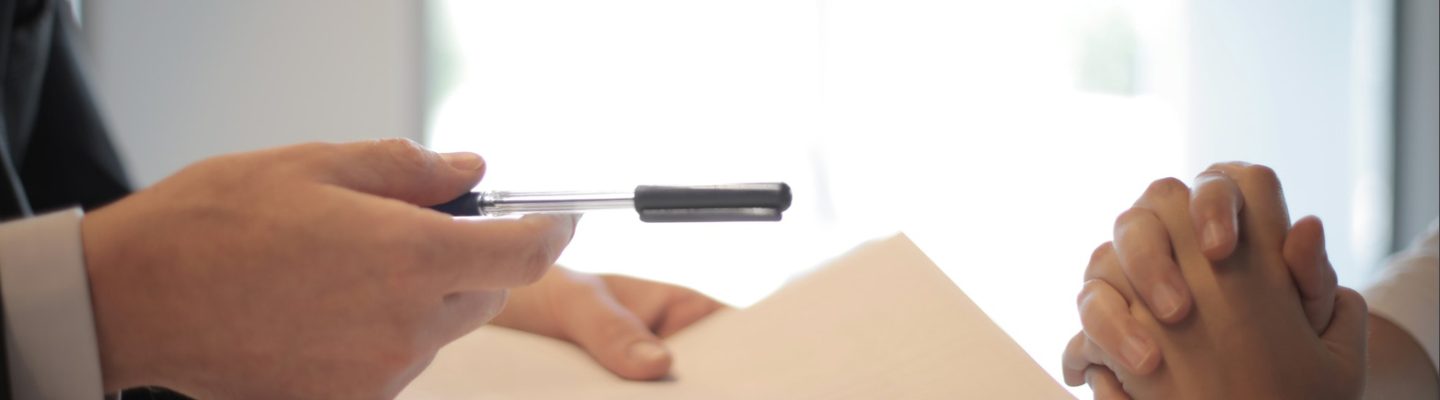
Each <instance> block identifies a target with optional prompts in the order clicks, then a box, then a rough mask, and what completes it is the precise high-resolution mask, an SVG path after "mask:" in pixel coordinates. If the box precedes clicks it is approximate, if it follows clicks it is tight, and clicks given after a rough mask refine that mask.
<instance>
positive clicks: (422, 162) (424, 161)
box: [374, 138, 435, 170]
mask: <svg viewBox="0 0 1440 400" xmlns="http://www.w3.org/2000/svg"><path fill="white" fill-rule="evenodd" d="M374 146H375V147H377V148H378V149H380V153H381V154H385V156H386V157H387V158H389V159H390V161H392V162H394V163H395V165H396V166H397V167H399V168H403V169H410V170H426V169H429V168H430V166H431V165H432V164H433V163H434V161H435V160H433V157H431V155H432V153H431V152H430V150H426V149H425V147H423V146H421V145H420V144H419V143H416V142H415V141H413V140H410V139H406V138H386V139H378V140H376V141H375V144H374Z"/></svg>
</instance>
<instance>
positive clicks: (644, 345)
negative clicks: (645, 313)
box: [560, 283, 672, 380]
mask: <svg viewBox="0 0 1440 400" xmlns="http://www.w3.org/2000/svg"><path fill="white" fill-rule="evenodd" d="M596 290H597V291H606V289H605V287H604V284H603V283H601V284H599V285H597V287H596ZM564 310H565V311H563V312H566V313H569V315H567V317H568V318H561V319H560V320H561V321H563V322H562V324H563V327H562V330H563V331H564V334H565V335H566V337H567V338H568V339H569V340H570V341H571V342H575V344H577V345H579V346H580V347H581V348H583V349H585V352H586V353H590V357H592V358H594V359H595V361H596V362H598V363H600V365H601V366H604V367H605V369H608V370H610V372H613V373H615V375H619V376H620V377H622V378H625V379H635V380H651V379H659V378H662V377H664V376H665V375H666V374H669V373H670V363H671V360H672V358H671V356H670V351H669V350H668V349H666V348H665V344H664V342H661V341H660V339H659V338H658V337H656V336H655V334H654V333H652V332H651V331H650V328H649V327H647V326H645V324H644V323H643V322H641V321H640V318H639V317H637V316H636V315H635V314H634V313H631V312H630V310H629V309H626V308H625V307H623V306H621V305H620V304H619V303H618V302H616V301H615V299H614V298H613V297H611V296H610V295H609V293H608V292H604V293H597V295H596V296H593V297H592V298H590V299H583V300H581V301H575V302H571V303H570V304H567V307H565V308H564Z"/></svg>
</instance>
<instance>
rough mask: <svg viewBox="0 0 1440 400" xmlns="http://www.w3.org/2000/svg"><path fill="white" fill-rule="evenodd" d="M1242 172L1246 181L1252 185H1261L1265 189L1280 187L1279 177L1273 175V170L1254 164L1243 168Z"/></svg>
mask: <svg viewBox="0 0 1440 400" xmlns="http://www.w3.org/2000/svg"><path fill="white" fill-rule="evenodd" d="M1244 171H1245V177H1246V179H1247V180H1250V181H1252V182H1253V183H1254V184H1258V185H1262V186H1263V187H1266V188H1278V187H1280V176H1279V175H1278V174H1276V173H1275V169H1273V168H1270V167H1268V166H1264V165H1260V164H1254V165H1250V166H1248V167H1245V169H1244Z"/></svg>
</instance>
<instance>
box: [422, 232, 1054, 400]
mask: <svg viewBox="0 0 1440 400" xmlns="http://www.w3.org/2000/svg"><path fill="white" fill-rule="evenodd" d="M667 343H668V345H669V346H670V349H671V351H672V352H673V353H674V355H675V364H674V368H673V370H672V378H671V379H668V380H665V381H661V382H631V381H625V380H623V379H620V378H617V377H615V376H614V375H612V374H611V373H610V372H608V371H606V370H605V369H603V368H602V367H600V366H599V365H598V364H596V363H595V362H594V361H592V360H591V359H590V358H589V357H588V356H587V355H586V354H585V353H583V352H582V351H580V350H579V349H578V348H576V347H575V346H573V345H570V344H569V343H564V342H561V341H557V340H554V339H549V338H545V337H541V336H536V335H531V334H527V333H524V332H518V331H513V330H508V329H505V328H497V327H486V328H481V329H479V330H477V331H475V332H474V333H472V334H470V335H468V336H466V337H464V338H461V339H460V340H457V341H456V342H454V343H451V344H450V345H449V346H447V347H445V348H444V349H443V350H442V351H441V352H440V354H439V355H438V356H437V357H436V359H435V361H434V362H433V363H432V364H431V365H430V367H429V368H428V369H427V370H426V371H425V372H424V373H422V374H421V375H420V376H419V377H418V378H416V379H415V381H414V382H413V383H411V385H410V386H409V387H408V388H406V390H405V391H404V392H402V393H401V395H400V398H403V399H482V398H483V399H577V398H584V399H649V398H654V399H712V398H715V399H772V398H773V399H882V398H885V399H954V398H977V399H1061V398H1071V396H1070V394H1069V393H1068V392H1066V391H1065V390H1064V389H1063V388H1062V387H1061V386H1060V385H1059V384H1058V383H1057V382H1055V381H1054V380H1053V379H1051V378H1050V376H1049V375H1047V374H1046V373H1045V371H1044V370H1043V369H1041V368H1040V366H1039V365H1037V364H1036V363H1035V362H1034V361H1033V360H1031V359H1030V357H1029V356H1028V355H1026V353H1025V352H1024V351H1023V350H1021V348H1020V346H1019V345H1017V344H1015V342H1014V341H1012V340H1011V339H1010V338H1009V337H1008V336H1006V335H1005V333H1004V332H1003V331H1001V330H1000V328H999V327H998V326H996V325H995V324H994V323H993V322H991V321H990V319H989V318H987V317H986V316H985V314H984V313H983V312H981V311H980V309H979V308H978V307H976V305H975V304H974V303H973V302H971V301H970V299H969V298H968V297H966V296H965V293H963V292H961V291H960V289H959V288H957V287H956V286H955V285H954V284H953V283H951V282H950V280H949V279H948V278H947V277H946V276H945V275H944V274H943V273H941V272H940V270H939V269H938V268H936V266H935V264H934V263H932V262H931V261H930V259H929V258H926V257H925V254H924V253H923V252H921V251H920V249H919V248H917V247H916V246H915V245H914V243H911V242H910V240H909V239H908V238H906V237H905V236H904V235H897V236H894V237H891V238H889V239H885V240H880V241H875V242H870V243H867V244H864V245H861V246H860V247H858V248H857V249H855V250H853V251H852V252H850V253H849V254H846V255H844V256H841V257H839V258H837V259H835V260H833V261H831V262H830V263H828V264H827V265H826V266H824V267H822V268H820V269H818V270H817V271H815V272H814V273H812V274H810V275H808V276H804V277H802V278H800V279H798V280H796V281H794V282H792V283H790V284H789V285H786V286H785V287H784V288H782V289H780V290H779V291H778V292H776V293H775V294H774V295H771V296H770V297H769V298H766V299H765V300H763V301H761V302H759V303H757V304H755V305H754V306H752V307H750V308H747V309H743V310H732V311H724V312H721V313H719V314H716V315H713V316H711V317H709V318H707V319H705V320H703V321H701V322H700V323H698V324H696V325H695V326H692V327H690V328H688V329H686V330H685V331H683V332H680V333H678V334H676V335H675V336H673V337H672V338H671V339H669V340H668V341H667Z"/></svg>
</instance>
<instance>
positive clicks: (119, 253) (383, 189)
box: [81, 140, 576, 398]
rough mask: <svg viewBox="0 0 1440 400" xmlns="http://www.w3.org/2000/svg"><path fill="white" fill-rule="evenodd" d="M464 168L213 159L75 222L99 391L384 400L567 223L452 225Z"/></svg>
mask: <svg viewBox="0 0 1440 400" xmlns="http://www.w3.org/2000/svg"><path fill="white" fill-rule="evenodd" d="M484 167H485V164H484V160H482V159H481V158H480V157H479V156H478V155H476V154H473V153H451V154H443V155H442V154H437V153H434V152H431V151H429V150H426V149H424V148H423V147H420V146H419V145H417V144H415V143H414V142H410V141H408V140H379V141H369V142H356V143H344V144H325V143H312V144H304V145H298V146H290V147H283V148H277V149H272V150H264V151H257V152H250V153H240V154H234V155H227V156H221V157H217V158H213V159H209V160H206V161H202V162H199V163H197V164H195V165H192V166H190V167H187V168H185V169H184V170H183V171H181V172H179V173H177V174H175V175H174V176H171V177H169V178H167V179H165V180H164V181H161V182H159V183H157V184H156V185H154V186H152V187H150V188H147V189H145V190H143V191H140V192H138V193H135V194H134V195H131V196H129V197H126V198H124V199H122V200H120V201H118V202H116V203H114V204H111V205H108V206H106V207H103V208H101V209H99V210H96V211H93V212H91V213H89V214H88V215H86V216H85V218H84V219H83V220H82V222H81V236H82V241H83V243H84V253H85V259H86V268H87V271H88V273H89V278H90V287H91V297H92V303H93V305H94V311H95V321H96V331H97V334H98V338H99V345H100V346H99V347H100V356H101V368H102V375H103V379H104V387H105V390H106V391H107V392H114V391H117V390H120V389H124V388H129V387H135V386H152V385H153V386H164V387H168V388H171V389H175V390H177V391H180V392H182V393H186V394H189V395H191V396H194V397H199V398H389V397H393V396H394V395H395V394H396V393H398V392H399V391H400V390H401V389H402V388H404V386H405V385H406V384H407V383H408V382H409V381H410V380H411V379H413V378H414V376H415V375H416V374H418V373H419V372H420V371H421V370H422V369H423V368H424V367H425V366H426V365H427V364H428V363H429V361H430V360H431V358H433V356H434V354H435V352H436V351H437V349H439V348H440V346H442V345H444V344H445V343H448V342H450V341H452V340H454V339H456V338H458V337H459V336H461V335H464V334H465V333H467V332H470V331H471V330H473V329H475V328H476V327H479V326H481V325H482V324H484V323H485V322H487V321H488V320H490V319H491V318H493V317H494V316H495V315H497V314H498V313H499V312H500V309H501V307H502V306H503V305H504V302H505V298H506V296H507V290H509V289H512V288H516V287H520V286H524V285H528V284H530V283H533V282H535V281H537V280H539V279H541V277H543V276H545V274H546V271H547V270H548V269H549V267H550V266H551V265H552V264H553V263H554V261H555V259H556V258H557V257H558V256H559V255H560V252H561V250H562V249H564V248H565V246H566V244H567V243H568V242H569V241H570V238H571V236H572V234H573V232H574V227H575V221H576V219H575V217H574V216H565V215H549V216H540V215H532V216H526V217H524V218H519V219H508V220H473V219H455V218H451V217H450V216H448V215H445V214H441V213H438V212H435V211H432V210H429V209H427V208H425V207H424V206H428V205H433V204H439V203H443V202H445V201H448V200H450V199H452V198H454V197H456V196H458V195H459V194H461V193H463V192H465V191H468V190H470V188H472V187H474V186H475V184H476V183H477V182H478V181H479V180H480V178H481V176H482V175H483V173H484Z"/></svg>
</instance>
